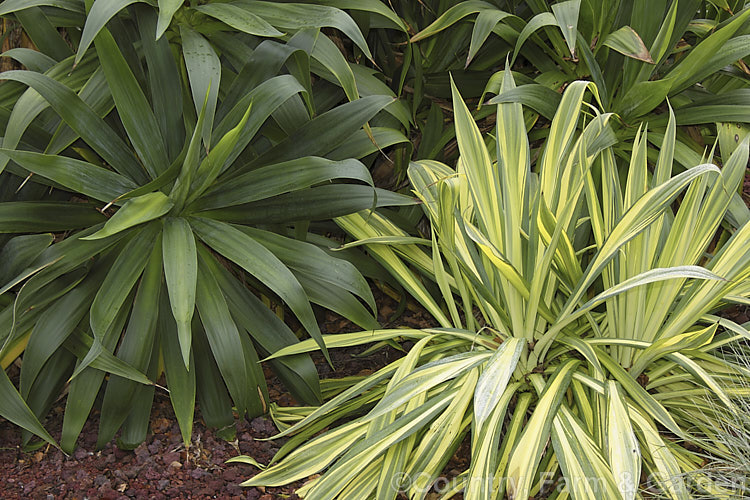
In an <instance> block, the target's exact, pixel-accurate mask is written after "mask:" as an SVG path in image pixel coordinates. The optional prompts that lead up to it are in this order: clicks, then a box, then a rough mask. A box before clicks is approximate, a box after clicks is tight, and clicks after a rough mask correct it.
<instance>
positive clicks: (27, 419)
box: [0, 370, 58, 448]
mask: <svg viewBox="0 0 750 500" xmlns="http://www.w3.org/2000/svg"><path fill="white" fill-rule="evenodd" d="M2 373H3V374H2V375H0V415H2V416H3V418H6V419H8V420H9V421H11V422H13V423H14V424H16V425H18V426H20V427H23V428H24V429H26V430H28V431H30V432H33V433H34V434H36V435H37V436H39V437H40V438H42V439H44V440H45V441H47V442H48V443H49V444H51V445H52V446H54V447H55V448H58V445H57V442H56V441H55V440H54V439H53V438H52V436H50V435H49V433H48V432H47V430H46V429H45V428H44V427H43V426H42V424H41V423H40V422H39V420H38V419H37V418H36V415H34V412H32V411H31V410H30V409H29V407H28V406H27V405H26V403H25V402H24V400H23V398H21V395H20V394H18V391H17V390H16V388H15V387H14V386H13V383H12V382H11V381H10V379H9V378H8V374H7V373H5V370H2Z"/></svg>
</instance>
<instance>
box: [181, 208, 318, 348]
mask: <svg viewBox="0 0 750 500" xmlns="http://www.w3.org/2000/svg"><path fill="white" fill-rule="evenodd" d="M190 225H191V226H192V227H193V230H194V231H195V232H196V233H197V235H198V237H200V239H202V240H203V241H204V242H205V243H206V244H207V245H208V246H209V247H211V248H213V249H214V250H215V251H217V252H219V253H220V254H222V255H223V256H224V257H226V258H228V259H229V260H231V261H233V262H235V263H236V264H238V265H239V266H241V267H242V268H243V269H245V270H246V271H247V272H248V273H250V274H252V275H253V276H255V277H256V278H257V279H258V280H259V281H261V282H262V283H263V284H264V285H266V286H267V287H268V288H270V289H271V290H273V291H274V292H275V293H276V294H278V295H279V297H281V299H282V300H283V301H284V302H285V303H286V304H287V305H289V308H290V309H291V310H292V311H293V312H294V314H295V315H296V316H297V318H298V319H299V320H300V322H301V323H302V326H303V327H304V328H305V329H306V330H307V331H308V333H310V335H311V336H312V337H313V338H314V339H315V340H316V341H317V342H318V345H319V346H320V348H321V350H322V351H323V354H324V355H325V356H326V359H329V358H328V350H327V349H326V347H325V344H324V343H323V339H322V337H321V333H320V329H319V328H318V324H317V321H316V320H315V315H314V314H313V311H312V307H311V306H310V302H309V300H308V299H307V296H306V295H305V292H304V290H303V289H302V286H301V285H300V284H299V282H298V281H297V279H296V278H295V277H294V275H293V274H292V273H291V271H289V269H288V268H287V267H286V266H285V265H284V264H283V263H282V262H281V261H280V260H279V259H278V258H277V257H276V256H275V255H274V254H272V253H271V252H269V251H268V250H267V249H266V248H265V247H264V246H263V245H261V244H260V243H258V242H257V241H255V240H254V239H253V238H251V237H250V236H248V235H246V234H245V233H243V232H241V231H240V230H238V229H235V228H234V227H232V226H230V225H229V224H224V223H222V222H217V221H213V220H210V219H203V218H197V217H195V218H191V219H190ZM329 362H330V360H329Z"/></svg>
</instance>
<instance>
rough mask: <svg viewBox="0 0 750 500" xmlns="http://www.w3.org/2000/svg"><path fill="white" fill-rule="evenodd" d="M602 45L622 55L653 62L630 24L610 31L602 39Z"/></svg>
mask: <svg viewBox="0 0 750 500" xmlns="http://www.w3.org/2000/svg"><path fill="white" fill-rule="evenodd" d="M602 45H606V46H607V47H609V48H610V49H613V50H616V51H617V52H619V53H620V54H622V55H624V56H627V57H631V58H633V59H637V60H639V61H643V62H647V63H649V64H654V60H653V59H651V54H650V53H649V51H648V49H647V48H646V46H645V45H644V43H643V40H641V37H640V36H638V33H636V32H635V30H634V29H633V28H631V27H630V26H623V27H622V28H620V29H618V30H617V31H614V32H612V33H610V34H609V35H608V36H607V38H605V39H604V42H602Z"/></svg>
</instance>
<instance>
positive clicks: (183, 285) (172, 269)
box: [162, 217, 198, 368]
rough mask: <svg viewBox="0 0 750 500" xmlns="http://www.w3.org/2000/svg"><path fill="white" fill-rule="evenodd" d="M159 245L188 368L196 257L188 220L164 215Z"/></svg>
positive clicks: (170, 301) (193, 309) (173, 312)
mask: <svg viewBox="0 0 750 500" xmlns="http://www.w3.org/2000/svg"><path fill="white" fill-rule="evenodd" d="M162 245H163V247H162V248H163V260H164V275H165V277H166V282H167V290H168V291H169V303H170V306H171V308H172V315H173V316H174V319H175V322H176V324H177V338H178V339H179V344H180V351H181V352H182V360H183V362H184V363H185V367H186V368H189V365H188V363H189V361H190V343H191V338H192V330H191V326H190V325H191V324H192V320H193V313H194V311H195V287H196V282H197V279H198V257H197V253H196V247H195V237H194V236H193V231H192V230H191V229H190V225H189V224H188V222H187V221H186V220H185V219H183V218H182V217H167V218H166V219H165V220H164V240H163V243H162Z"/></svg>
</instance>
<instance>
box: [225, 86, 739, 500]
mask: <svg viewBox="0 0 750 500" xmlns="http://www.w3.org/2000/svg"><path fill="white" fill-rule="evenodd" d="M503 86H504V90H505V91H510V90H511V89H512V88H513V87H514V82H513V79H512V77H511V75H510V73H509V72H506V74H505V78H504V81H503ZM587 89H591V93H592V94H593V96H594V97H595V98H597V100H598V96H597V91H596V87H594V86H593V85H592V84H590V83H586V82H582V81H576V82H573V83H572V84H571V85H570V86H569V87H568V88H567V90H566V91H565V93H564V95H563V97H562V101H561V104H560V106H559V108H558V111H557V113H556V115H555V117H554V120H553V121H552V123H551V126H550V130H549V136H548V138H547V140H546V143H545V145H544V146H543V147H542V148H541V149H542V152H541V154H540V155H539V156H538V158H536V159H535V158H534V156H533V155H532V154H531V153H530V148H529V142H528V139H527V135H526V130H525V126H524V119H523V110H522V107H521V105H520V104H515V103H504V104H500V105H499V106H498V108H497V129H496V130H497V133H496V137H494V138H487V139H488V140H487V141H485V140H484V139H483V137H482V136H481V134H480V132H479V130H478V128H477V126H476V124H475V123H474V121H473V119H472V117H471V115H470V114H469V111H468V109H467V108H466V106H465V105H464V103H463V101H462V99H461V96H460V95H459V94H458V91H457V90H456V89H455V87H454V88H453V101H454V108H455V109H454V111H455V126H456V132H457V138H458V145H459V149H460V153H461V156H460V159H459V161H458V164H457V166H456V169H455V170H454V169H452V168H450V167H448V166H446V165H443V164H440V163H437V162H433V161H421V162H415V163H412V165H411V167H410V171H409V175H410V179H411V182H412V185H413V188H414V192H415V193H416V194H417V196H419V197H420V198H421V199H422V201H423V206H424V210H425V213H426V214H427V216H428V218H429V220H430V222H431V228H432V229H431V234H430V235H429V236H428V237H427V238H425V239H421V240H420V239H415V238H414V237H409V236H407V235H406V234H405V233H403V232H402V231H401V230H400V229H399V228H398V227H397V226H396V225H394V224H392V223H391V222H390V221H388V220H387V219H385V218H384V217H381V216H378V215H377V214H369V213H361V214H355V215H351V216H345V217H341V218H339V219H338V223H339V224H340V225H341V226H342V227H343V228H345V229H346V230H347V231H348V232H349V233H350V234H351V235H353V236H354V237H355V238H356V239H358V240H359V241H357V242H356V243H355V244H357V245H366V247H367V249H368V250H369V251H370V253H371V254H372V255H374V256H375V257H376V258H377V259H378V260H379V261H380V262H381V263H382V264H383V265H384V266H385V267H387V268H388V269H389V271H390V272H392V273H393V275H394V276H395V277H397V278H398V279H399V280H400V282H401V283H402V284H403V285H404V287H405V288H406V289H407V290H409V291H410V293H411V294H412V295H413V296H414V297H415V298H416V299H417V300H419V301H420V302H421V303H422V304H423V305H424V307H426V308H427V309H428V310H429V311H430V312H431V313H432V315H433V316H434V317H435V319H436V320H437V321H438V322H439V323H440V327H439V328H432V329H424V330H414V329H395V330H378V331H372V332H360V333H354V334H347V335H336V336H330V337H325V340H326V344H327V346H328V347H329V348H335V347H342V346H351V345H359V344H365V343H370V342H392V341H393V340H397V339H402V340H406V339H408V340H411V341H413V342H414V344H413V346H412V347H411V349H410V351H409V353H408V354H407V355H406V356H405V357H403V358H402V359H399V360H397V361H395V362H393V363H391V364H390V365H388V366H386V367H384V368H382V369H381V370H379V371H377V372H375V373H374V374H372V375H370V376H367V377H362V378H358V379H356V380H353V381H349V383H338V384H335V385H334V386H332V392H331V393H330V397H331V399H329V400H328V401H327V402H326V403H325V404H324V405H323V406H321V407H317V408H307V409H280V408H275V409H274V410H273V412H272V414H274V415H275V416H276V417H277V421H278V422H279V425H280V428H281V429H282V432H281V433H280V434H279V436H292V438H291V439H290V440H289V441H288V442H287V443H286V444H285V445H284V446H283V447H282V448H281V450H280V451H279V453H278V454H277V456H276V457H275V458H274V459H273V461H272V463H271V464H270V465H269V467H268V468H266V469H265V470H264V471H262V472H260V473H259V474H258V475H256V476H254V477H253V478H251V479H250V480H248V481H247V482H245V483H244V484H245V485H269V486H270V485H280V484H285V483H289V482H291V481H295V480H300V479H304V478H307V477H309V476H311V475H313V474H317V473H320V474H322V475H320V476H319V477H316V478H315V479H313V480H311V481H309V482H308V483H307V484H305V486H303V487H302V488H301V489H300V490H299V491H298V494H300V495H301V496H305V497H306V498H311V499H324V498H325V499H331V498H378V499H394V498H396V497H397V495H398V492H399V491H404V492H405V493H406V494H407V496H408V497H409V498H424V497H425V496H426V494H427V492H428V491H429V490H430V488H434V490H435V491H436V492H438V493H441V494H442V496H443V497H450V496H451V495H453V494H455V493H456V492H459V491H464V498H469V499H472V500H474V499H490V498H504V497H505V496H506V495H507V497H508V498H512V499H527V498H529V497H530V496H535V497H542V496H545V497H546V495H549V498H566V497H567V496H570V497H572V498H575V499H582V500H583V499H586V500H588V499H592V498H606V499H617V498H622V499H628V500H630V499H633V498H640V497H641V496H642V495H643V493H642V492H641V490H640V488H642V487H644V486H649V487H650V488H652V489H653V490H654V491H656V492H658V493H659V494H663V495H666V496H667V497H669V498H674V499H682V498H688V497H689V495H690V491H691V489H693V488H702V489H703V490H705V491H708V492H710V494H712V495H715V496H716V497H717V498H718V497H721V496H722V494H723V491H722V490H721V488H720V486H719V485H716V484H713V483H711V482H710V481H709V480H705V481H703V480H700V481H695V484H693V482H692V480H691V481H686V480H684V477H685V475H684V474H683V473H684V472H685V471H690V470H695V469H697V468H698V467H699V466H700V458H698V456H697V455H696V453H695V451H694V448H691V447H690V446H689V445H688V440H690V439H691V437H692V436H695V435H697V434H706V433H710V432H711V431H710V428H711V426H707V425H706V423H707V422H708V421H709V420H710V419H711V418H712V414H713V413H712V412H714V411H726V410H727V409H731V408H733V407H734V403H733V396H734V395H735V394H734V393H735V388H736V387H740V385H738V384H737V382H739V381H740V379H743V378H744V377H747V376H748V375H749V374H750V372H748V370H747V368H746V367H741V366H735V365H733V364H732V363H731V362H728V361H726V360H725V359H724V358H723V357H720V356H716V355H715V351H716V350H717V349H719V348H720V347H721V346H725V345H727V344H730V343H733V342H736V341H737V340H738V339H742V338H748V337H750V334H749V333H748V332H747V330H746V329H747V325H744V326H741V325H738V324H735V323H732V322H731V321H728V320H726V319H720V318H718V317H717V316H714V315H713V314H714V313H715V312H716V311H717V310H718V309H720V308H722V307H723V306H725V305H726V304H728V303H730V302H733V301H744V302H747V300H748V296H749V295H750V287H749V286H748V276H750V252H748V251H747V248H748V245H750V224H747V223H746V224H744V225H742V226H741V227H740V228H739V229H737V230H736V231H734V233H733V234H731V235H726V234H724V235H723V236H722V237H721V238H719V239H717V240H715V239H714V237H715V235H716V234H717V231H721V230H720V228H719V225H720V223H721V221H722V218H723V216H724V214H725V212H726V211H727V208H728V206H729V203H730V201H731V198H732V194H733V193H734V192H735V191H736V189H737V187H738V185H739V183H740V182H741V181H742V178H743V175H744V172H745V167H746V165H747V161H748V142H747V141H743V142H741V144H740V145H739V146H738V147H737V148H736V150H735V151H734V153H733V154H732V155H731V157H729V158H728V160H727V161H726V162H725V164H724V166H723V168H722V169H721V170H720V169H719V168H717V167H716V166H714V165H712V164H700V165H697V166H695V167H693V168H690V169H688V170H686V171H684V172H682V173H680V174H677V175H673V173H672V165H673V155H674V144H675V133H676V128H675V121H674V117H673V116H671V112H670V120H669V126H668V128H667V133H666V135H665V138H664V141H663V143H662V148H661V151H660V152H659V155H658V159H657V160H656V162H655V165H653V169H649V161H648V159H647V155H646V152H647V146H646V143H647V137H646V136H647V132H646V130H645V129H643V130H640V131H639V133H638V134H637V137H636V139H635V142H634V144H633V153H632V156H631V158H630V168H629V171H628V173H627V178H626V179H624V178H622V177H621V176H620V175H619V173H618V171H617V169H616V167H615V162H614V158H613V150H612V145H613V144H614V142H615V141H616V139H615V137H614V135H613V133H612V131H611V130H610V129H609V127H608V121H609V119H610V115H608V114H599V113H597V112H596V109H595V108H594V107H593V106H591V105H588V104H586V109H587V112H588V109H589V108H590V109H591V110H593V112H592V113H588V114H587V113H583V112H582V108H583V105H584V98H585V96H586V95H587ZM584 120H585V121H587V122H588V123H586V124H585V126H584V127H582V129H583V131H582V132H580V133H579V132H577V130H578V129H579V128H580V127H579V125H581V122H582V121H584ZM493 156H494V157H495V159H493ZM678 197H681V201H680V202H679V204H678V205H679V207H678V208H675V204H676V200H678ZM727 236H728V237H727ZM425 278H428V279H430V280H432V281H434V282H435V284H436V285H437V286H436V287H433V288H436V289H439V290H440V292H441V297H440V299H436V298H435V297H434V296H433V295H431V294H430V293H429V292H428V290H427V288H426V287H425V286H424V284H423V282H424V279H425ZM315 348H316V346H315V344H314V342H312V341H306V342H304V343H302V344H300V345H298V346H294V347H291V348H287V349H284V350H282V351H281V352H279V353H277V354H276V355H275V357H279V356H284V355H287V354H294V353H300V352H305V351H309V350H312V349H315ZM706 393H708V394H710V395H711V397H713V398H715V399H716V401H717V402H718V406H712V405H707V404H705V403H703V401H704V400H703V399H702V398H701V397H700V396H703V395H705V394H706ZM334 422H344V423H341V424H339V425H334V426H331V425H332V424H333V423H334ZM329 426H331V427H329ZM326 429H327V430H326ZM321 431H324V432H322V433H321ZM468 433H471V436H470V438H469V439H470V440H471V463H470V465H469V466H468V467H467V468H466V470H464V471H462V472H461V473H460V474H459V475H458V476H457V477H455V478H454V479H453V481H452V482H450V483H449V484H448V483H445V482H440V481H438V482H437V483H436V482H435V481H436V479H437V478H438V477H439V476H440V474H441V473H442V471H443V468H444V466H445V465H446V463H447V462H448V460H449V459H450V458H451V456H452V455H453V454H454V452H455V451H456V449H457V448H458V446H459V444H460V443H461V442H462V441H463V440H464V438H465V437H466V436H467V434H468ZM707 442H709V443H710V442H711V440H710V439H709V440H708V441H707ZM722 451H723V450H721V449H719V448H718V447H717V449H714V450H711V452H712V453H719V454H720V453H722ZM238 460H240V461H242V460H244V461H250V462H252V460H250V459H249V458H243V457H240V458H239V459H238ZM689 477H691V478H695V477H697V478H703V479H707V478H706V477H704V476H700V475H690V476H689ZM642 478H648V481H647V484H645V485H644V483H643V481H642Z"/></svg>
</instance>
